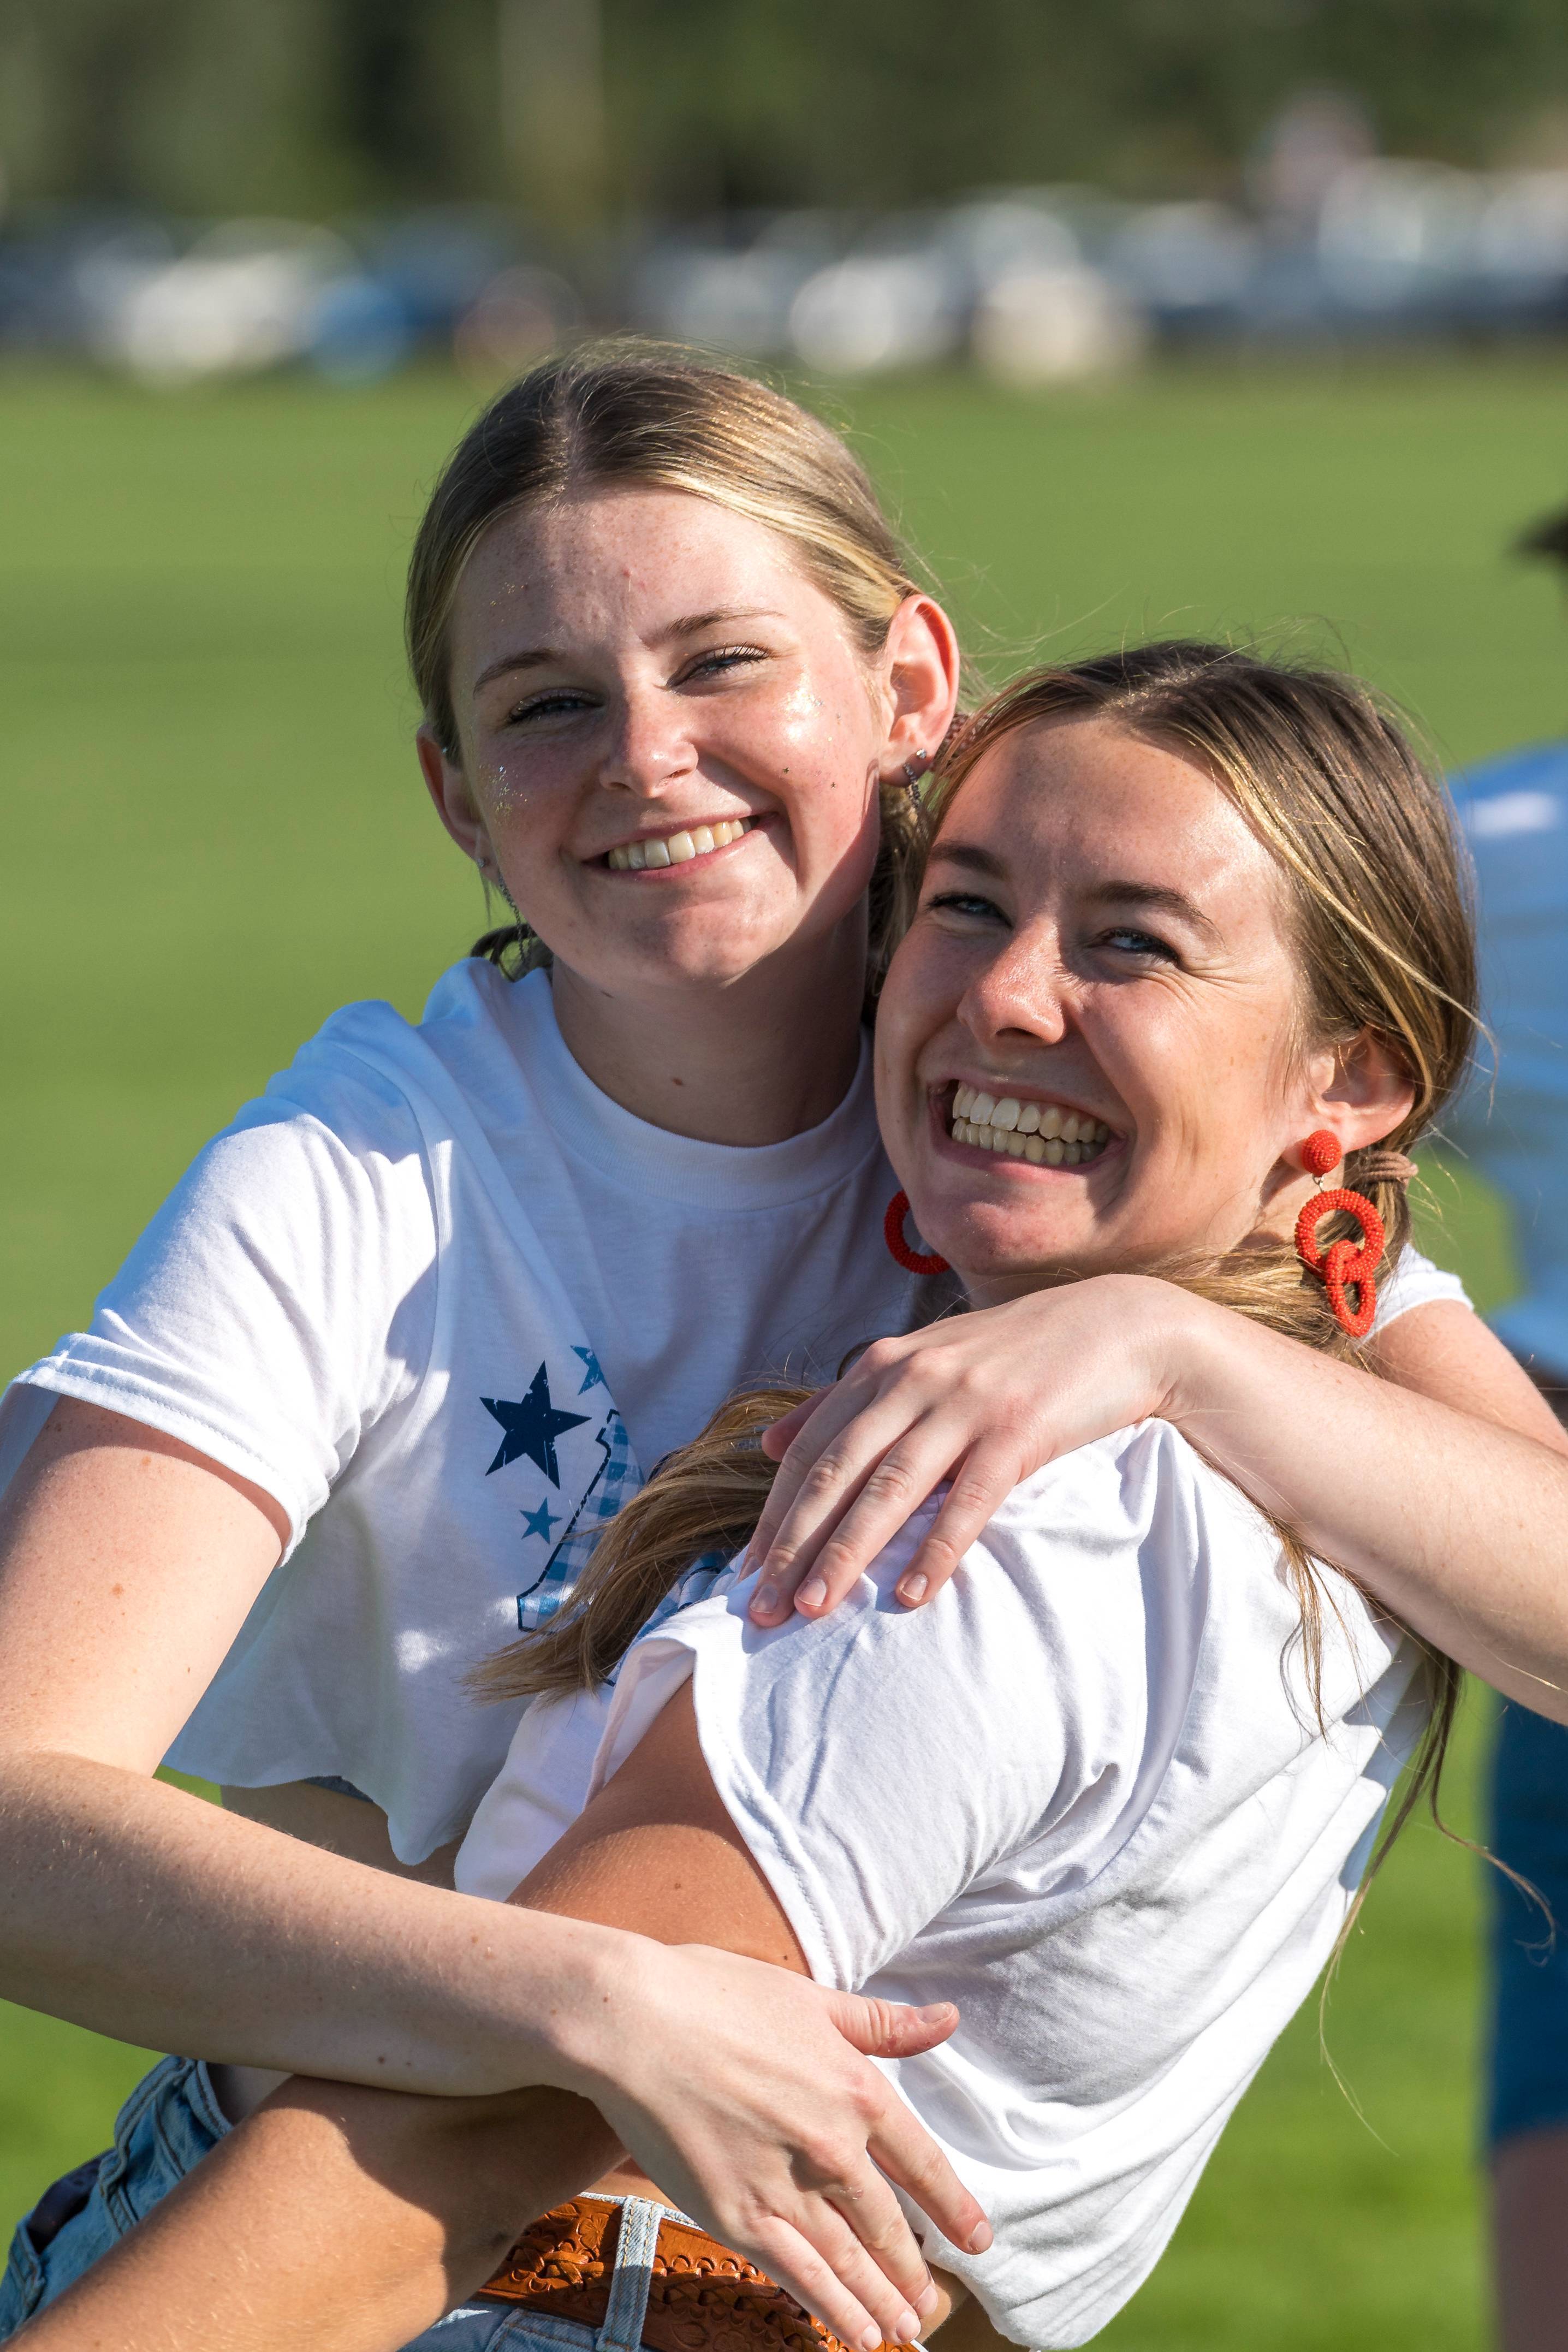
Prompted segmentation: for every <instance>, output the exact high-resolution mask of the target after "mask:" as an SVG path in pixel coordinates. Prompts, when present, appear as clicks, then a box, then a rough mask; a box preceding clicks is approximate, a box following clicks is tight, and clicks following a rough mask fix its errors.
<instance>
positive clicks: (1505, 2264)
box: [1449, 512, 1568, 2352]
mask: <svg viewBox="0 0 1568 2352" xmlns="http://www.w3.org/2000/svg"><path fill="white" fill-rule="evenodd" d="M1517 552H1518V553H1520V554H1521V555H1526V556H1531V557H1537V558H1540V559H1542V560H1544V561H1546V562H1551V563H1552V564H1554V565H1556V566H1557V567H1559V569H1560V570H1563V571H1564V572H1565V573H1568V512H1564V513H1561V514H1555V515H1552V516H1551V517H1550V518H1549V519H1548V520H1546V521H1544V522H1542V523H1540V524H1538V525H1537V526H1536V527H1535V529H1533V530H1531V531H1529V532H1528V533H1527V534H1526V535H1525V537H1524V538H1523V539H1522V540H1521V541H1520V542H1519V545H1518V549H1517ZM1456 793H1457V796H1458V804H1459V809H1460V814H1461V815H1462V818H1463V821H1464V824H1465V829H1466V832H1467V834H1468V836H1469V843H1470V848H1471V852H1472V855H1473V856H1474V859H1475V866H1476V885H1477V904H1478V912H1479V931H1480V941H1481V974H1482V995H1481V1002H1482V1006H1483V1009H1484V1011H1485V1013H1486V1017H1487V1020H1488V1022H1489V1025H1490V1028H1491V1031H1492V1038H1493V1050H1494V1054H1495V1065H1494V1066H1493V1067H1491V1068H1490V1069H1489V1068H1487V1067H1485V1066H1483V1067H1482V1068H1481V1070H1479V1072H1478V1074H1477V1079H1476V1081H1475V1083H1474V1084H1472V1086H1471V1087H1470V1090H1469V1092H1468V1094H1467V1096H1466V1097H1464V1099H1463V1101H1462V1102H1461V1104H1460V1105H1459V1107H1458V1113H1457V1115H1456V1117H1455V1118H1453V1119H1452V1120H1451V1121H1450V1122H1449V1132H1450V1135H1451V1137H1452V1139H1453V1141H1454V1142H1455V1143H1456V1144H1457V1145H1458V1147H1459V1148H1460V1149H1461V1150H1463V1151H1464V1152H1465V1153H1466V1155H1467V1157H1468V1159H1469V1160H1471V1161H1472V1162H1473V1164H1474V1165H1475V1166H1476V1167H1478V1168H1479V1169H1480V1170H1481V1171H1482V1172H1483V1173H1484V1174H1485V1175H1486V1176H1487V1178H1488V1179H1489V1181H1490V1182H1491V1183H1492V1184H1493V1185H1495V1186H1496V1188H1497V1190H1498V1191H1499V1192H1500V1193H1501V1194H1502V1195H1503V1197H1504V1198H1505V1199H1506V1200H1507V1202H1509V1204H1510V1209H1511V1211H1512V1213H1513V1223H1514V1239H1515V1247H1516V1250H1517V1254H1518V1259H1519V1264H1520V1267H1521V1273H1522V1275H1523V1277H1524V1285H1525V1286H1524V1289H1523V1292H1522V1294H1521V1297H1518V1298H1516V1299H1514V1300H1513V1301H1512V1302H1511V1303H1510V1305H1509V1306H1507V1307H1504V1308H1502V1309H1501V1310H1500V1312H1499V1313H1497V1314H1495V1315H1494V1316H1493V1317H1492V1318H1491V1319H1492V1322H1493V1325H1494V1328H1496V1329H1497V1330H1498V1331H1499V1332H1500V1335H1501V1336H1502V1338H1503V1339H1505V1340H1506V1341H1507V1342H1508V1345H1509V1346H1510V1348H1511V1349H1512V1350H1513V1352H1514V1354H1515V1355H1516V1356H1517V1357H1518V1358H1519V1360H1520V1361H1521V1363H1522V1364H1523V1365H1524V1366H1525V1368H1526V1370H1528V1371H1529V1372H1530V1373H1531V1375H1532V1377H1533V1378H1534V1380H1535V1381H1537V1383H1538V1384H1539V1386H1540V1387H1541V1388H1542V1390H1543V1391H1545V1393H1546V1394H1547V1396H1548V1397H1549V1398H1550V1399H1551V1401H1552V1404H1553V1405H1554V1406H1555V1408H1556V1410H1557V1413H1558V1417H1559V1419H1560V1420H1562V1421H1563V1423H1564V1426H1565V1427H1568V740H1562V741H1558V742H1545V743H1536V744H1531V745H1530V746H1529V747H1528V748H1526V749H1524V750H1522V751H1509V752H1505V753H1504V754H1503V755H1502V756H1501V757H1500V758H1499V759H1495V760H1489V761H1486V762H1485V763H1484V764H1483V765H1481V766H1479V767H1477V768H1474V769H1472V770H1470V771H1469V772H1468V774H1466V775H1464V776H1461V777H1460V778H1459V779H1458V782H1457V784H1456ZM1482 1058H1483V1065H1484V1064H1485V1061H1486V1059H1487V1057H1486V1056H1484V1055H1483V1057H1482ZM1491 1845H1492V1851H1493V1853H1496V1854H1497V1855H1498V1857H1499V1858H1500V1860H1501V1861H1502V1862H1504V1863H1506V1864H1507V1865H1508V1867H1509V1868H1510V1870H1512V1871H1516V1872H1517V1873H1518V1874H1519V1875H1520V1876H1521V1878H1523V1879H1525V1880H1527V1881H1528V1882H1529V1883H1530V1885H1531V1886H1532V1887H1534V1888H1535V1889H1536V1890H1537V1892H1538V1894H1539V1895H1540V1897H1541V1898H1542V1901H1543V1902H1544V1903H1545V1904H1546V1906H1548V1909H1549V1911H1550V1914H1551V1917H1550V1919H1548V1918H1546V1917H1544V1916H1542V1911H1541V1909H1540V1907H1539V1905H1536V1904H1532V1903H1531V1901H1530V1899H1529V1898H1528V1897H1527V1896H1526V1895H1524V1894H1523V1893H1522V1892H1521V1890H1520V1889H1519V1888H1518V1887H1516V1886H1513V1885H1510V1884H1509V1882H1508V1881H1507V1880H1506V1879H1504V1878H1502V1877H1500V1875H1496V1874H1493V1877H1492V1884H1491V1889H1490V1895H1491V1904H1492V1966H1493V1978H1492V2016H1491V2035H1490V2067H1491V2073H1490V2085H1489V2094H1490V2095H1489V2112H1488V2132H1489V2141H1490V2146H1491V2166H1492V2200H1493V2246H1494V2261H1495V2267H1496V2278H1497V2294H1498V2307H1499V2319H1500V2330H1501V2341H1502V2345H1503V2352H1558V2347H1562V2346H1563V2344H1565V2343H1568V1730H1565V1729H1563V1727H1560V1726H1558V1725H1556V1724H1552V1723H1547V1722H1545V1721H1544V1720H1543V1719H1542V1717H1539V1716H1534V1715H1531V1714H1529V1713H1528V1712H1527V1711H1526V1710H1524V1709H1523V1708H1521V1707H1518V1706H1507V1705H1505V1706H1503V1708H1502V1710H1501V1715H1500V1722H1499V1726H1498V1738H1497V1748H1496V1752H1495V1756H1494V1760H1493V1778H1492V1835H1491Z"/></svg>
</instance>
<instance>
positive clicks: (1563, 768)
mask: <svg viewBox="0 0 1568 2352" xmlns="http://www.w3.org/2000/svg"><path fill="white" fill-rule="evenodd" d="M1454 792H1455V800H1456V803H1457V805H1458V812H1459V819H1460V822H1461V824H1463V826H1464V828H1465V832H1466V835H1467V836H1468V841H1469V846H1470V854H1471V856H1472V857H1473V858H1474V860H1475V866H1476V908H1477V919H1478V931H1479V945H1480V963H1481V1011H1482V1013H1483V1014H1484V1016H1485V1018H1486V1020H1487V1022H1488V1024H1489V1026H1490V1029H1491V1033H1492V1038H1493V1042H1494V1049H1495V1053H1496V1056H1497V1066H1496V1074H1495V1078H1494V1076H1493V1073H1492V1071H1491V1069H1490V1067H1489V1059H1490V1057H1489V1055H1487V1054H1486V1053H1485V1052H1484V1051H1483V1053H1482V1054H1481V1055H1479V1066H1478V1067H1477V1069H1476V1072H1475V1074H1474V1076H1473V1077H1472V1079H1471V1081H1470V1084H1469V1085H1468V1087H1467V1088H1466V1090H1465V1092H1464V1094H1463V1095H1462V1096H1461V1097H1460V1099H1459V1101H1458V1104H1457V1105H1456V1106H1455V1108H1454V1109H1453V1110H1452V1111H1451V1112H1450V1114H1449V1115H1448V1117H1447V1119H1446V1120H1445V1122H1444V1130H1445V1133H1446V1134H1447V1136H1448V1137H1449V1139H1451V1140H1452V1141H1453V1142H1454V1143H1455V1144H1456V1145H1458V1148H1459V1150H1461V1151H1463V1152H1464V1153H1465V1154H1466V1156H1467V1158H1468V1159H1469V1160H1472V1161H1473V1162H1474V1164H1475V1166H1476V1167H1477V1168H1479V1170H1480V1171H1481V1173H1482V1174H1483V1175H1484V1176H1485V1177H1486V1178H1487V1179H1488V1180H1489V1182H1491V1183H1493V1184H1495V1185H1496V1186H1497V1187H1498V1190H1499V1191H1500V1192H1502V1193H1503V1194H1505V1196H1506V1197H1507V1199H1508V1202H1509V1203H1510V1207H1511V1209H1512V1211H1513V1220H1514V1228H1515V1235H1516V1240H1517V1244H1518V1250H1519V1256H1520V1261H1521V1266H1522V1269H1523V1273H1524V1292H1523V1296H1522V1297H1520V1298H1517V1299H1514V1300H1512V1301H1510V1304H1509V1305H1508V1306H1507V1307H1503V1308H1502V1309H1501V1310H1500V1312H1499V1313H1497V1314H1495V1315H1493V1316H1492V1317H1491V1318H1489V1319H1490V1321H1491V1324H1492V1328H1494V1329H1495V1330H1496V1332H1497V1333H1498V1335H1499V1337H1500V1339H1502V1340H1503V1341H1504V1342H1505V1344H1506V1345H1507V1346H1508V1347H1509V1348H1510V1349H1511V1350H1512V1352H1513V1354H1514V1355H1516V1356H1517V1357H1518V1358H1519V1359H1520V1360H1521V1363H1524V1364H1527V1365H1530V1366H1531V1367H1532V1368H1533V1369H1534V1370H1536V1371H1537V1373H1538V1374H1540V1375H1541V1376H1542V1377H1543V1378H1544V1379H1546V1380H1547V1381H1562V1382H1563V1384H1564V1385H1565V1386H1568V743H1539V744H1535V745H1532V746H1531V747H1530V748H1529V749H1528V750H1525V751H1510V752H1508V753H1507V754H1505V755H1504V756H1503V757H1502V758H1500V759H1497V760H1490V761H1487V763H1486V764H1485V765H1484V766H1482V767H1479V768H1475V769H1472V770H1471V771H1470V772H1469V773H1468V775H1464V776H1460V777H1458V779H1457V780H1456V782H1455V786H1454Z"/></svg>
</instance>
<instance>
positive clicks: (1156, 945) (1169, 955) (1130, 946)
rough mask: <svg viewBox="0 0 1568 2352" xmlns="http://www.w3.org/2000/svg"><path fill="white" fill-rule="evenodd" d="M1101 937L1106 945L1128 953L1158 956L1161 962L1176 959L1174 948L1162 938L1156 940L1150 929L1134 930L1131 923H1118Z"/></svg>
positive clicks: (1171, 961) (1170, 961)
mask: <svg viewBox="0 0 1568 2352" xmlns="http://www.w3.org/2000/svg"><path fill="white" fill-rule="evenodd" d="M1101 937H1102V938H1103V939H1104V940H1105V942H1106V945H1107V946H1108V947H1113V948H1120V949H1121V950H1122V951H1123V952H1124V953H1125V954H1128V955H1138V956H1158V957H1159V959H1160V960H1161V961H1162V962H1163V963H1174V962H1175V961H1176V956H1175V950H1174V949H1173V948H1171V947H1168V946H1167V945H1166V943H1165V941H1164V940H1157V939H1156V938H1155V937H1154V934H1153V932H1152V931H1140V930H1135V929H1133V927H1132V925H1131V923H1119V924H1118V925H1117V927H1116V929H1115V930H1113V931H1105V932H1102V934H1101Z"/></svg>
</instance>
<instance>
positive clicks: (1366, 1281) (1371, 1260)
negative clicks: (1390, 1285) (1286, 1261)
mask: <svg viewBox="0 0 1568 2352" xmlns="http://www.w3.org/2000/svg"><path fill="white" fill-rule="evenodd" d="M1343 1157H1344V1154H1343V1152H1342V1150H1340V1144H1339V1138H1338V1137H1337V1136H1334V1135H1331V1134H1330V1132H1329V1130H1328V1129H1327V1128H1326V1127H1320V1128H1317V1129H1314V1131H1313V1132H1312V1133H1311V1134H1310V1136H1309V1137H1308V1138H1307V1140H1306V1141H1305V1143H1303V1144H1302V1146H1301V1165H1302V1167H1303V1168H1304V1169H1305V1170H1306V1171H1307V1173H1308V1175H1309V1176H1315V1177H1316V1178H1317V1181H1318V1184H1319V1188H1320V1189H1319V1191H1318V1192H1316V1193H1315V1194H1314V1195H1313V1197H1312V1199H1311V1200H1310V1201H1309V1202H1308V1203H1307V1205H1306V1207H1305V1208H1304V1209H1303V1210H1302V1212H1301V1213H1300V1216H1299V1217H1298V1218H1297V1220H1296V1255H1298V1257H1300V1260H1301V1262H1302V1264H1303V1265H1305V1266H1307V1267H1308V1268H1309V1270H1310V1272H1311V1273H1313V1274H1315V1275H1317V1276H1319V1277H1320V1278H1321V1282H1322V1285H1323V1287H1324V1289H1325V1290H1326V1291H1327V1292H1328V1294H1329V1305H1330V1307H1331V1308H1332V1310H1333V1316H1334V1320H1335V1322H1336V1323H1337V1324H1338V1325H1339V1327H1340V1328H1341V1330H1342V1331H1345V1332H1348V1333H1349V1335H1350V1337H1351V1338H1352V1339H1365V1337H1366V1335H1367V1333H1368V1332H1369V1331H1370V1330H1371V1328H1372V1325H1373V1317H1374V1316H1375V1315H1376V1313H1377V1284H1376V1282H1375V1280H1374V1279H1373V1277H1374V1276H1375V1275H1376V1272H1377V1268H1378V1265H1379V1264H1380V1262H1381V1260H1382V1257H1383V1250H1384V1242H1385V1240H1386V1238H1387V1236H1386V1235H1385V1234H1384V1230H1383V1219H1382V1218H1381V1217H1380V1216H1379V1215H1378V1213H1377V1211H1376V1210H1375V1209H1374V1208H1373V1205H1372V1202H1370V1201H1369V1200H1368V1199H1367V1197H1366V1195H1365V1193H1364V1192H1347V1191H1346V1190H1345V1189H1344V1187H1343V1186H1339V1187H1338V1188H1336V1190H1335V1191H1333V1192H1323V1191H1322V1190H1321V1186H1322V1181H1323V1179H1324V1177H1325V1176H1326V1175H1327V1174H1328V1173H1329V1171H1330V1170H1331V1168H1337V1167H1338V1166H1339V1164H1340V1161H1341V1160H1342V1159H1343ZM1336 1209H1343V1210H1344V1211H1345V1212H1346V1213H1347V1214H1348V1215H1350V1216H1352V1217H1354V1219H1355V1220H1356V1222H1357V1223H1358V1224H1359V1225H1360V1227H1361V1245H1360V1247H1359V1248H1358V1247H1357V1246H1356V1244H1354V1243H1353V1242H1331V1243H1330V1244H1329V1246H1328V1248H1327V1249H1326V1250H1322V1249H1320V1248H1319V1246H1318V1224H1319V1221H1320V1219H1321V1218H1323V1217H1326V1216H1328V1215H1330V1214H1331V1212H1332V1211H1334V1210H1336ZM1352 1286H1354V1289H1355V1292H1356V1298H1357V1304H1356V1306H1355V1307H1354V1308H1353V1309H1352V1306H1351V1303H1350V1299H1349V1297H1347V1295H1346V1294H1347V1292H1348V1291H1349V1289H1350V1288H1351V1287H1352Z"/></svg>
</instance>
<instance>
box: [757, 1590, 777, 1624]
mask: <svg viewBox="0 0 1568 2352" xmlns="http://www.w3.org/2000/svg"><path fill="white" fill-rule="evenodd" d="M778 1605H779V1589H778V1586H777V1585H776V1584H764V1585H763V1589H762V1591H760V1592H759V1593H758V1594H757V1596H756V1599H755V1600H754V1601H752V1616H753V1617H771V1616H772V1615H773V1611H774V1610H775V1609H776V1608H777V1607H778Z"/></svg>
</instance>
